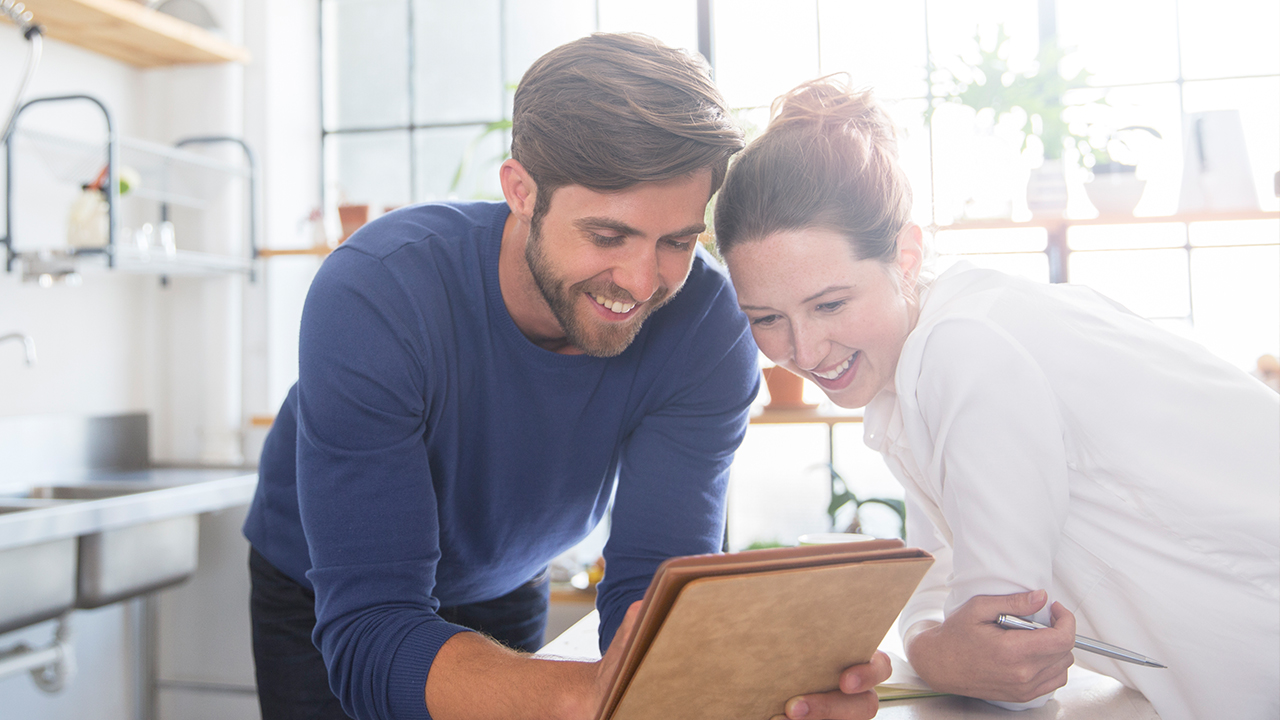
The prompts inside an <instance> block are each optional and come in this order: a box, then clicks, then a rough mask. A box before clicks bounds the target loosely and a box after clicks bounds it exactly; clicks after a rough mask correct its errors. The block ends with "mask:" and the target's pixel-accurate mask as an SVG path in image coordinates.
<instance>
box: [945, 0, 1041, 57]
mask: <svg viewBox="0 0 1280 720" xmlns="http://www.w3.org/2000/svg"><path fill="white" fill-rule="evenodd" d="M928 8H929V53H930V55H931V56H932V59H933V61H934V63H935V64H936V65H939V66H943V67H946V66H947V65H948V64H949V63H950V62H953V61H954V60H955V59H956V58H968V57H970V55H971V54H972V53H973V52H974V42H973V39H974V35H975V34H977V33H978V32H979V30H981V32H982V35H983V38H984V40H986V41H988V42H991V41H994V39H995V36H996V26H997V25H1003V26H1004V31H1005V33H1007V34H1008V35H1009V36H1010V38H1011V40H1012V42H1011V44H1010V48H1011V50H1012V52H1011V55H1010V58H1009V60H1010V62H1011V65H1012V66H1014V67H1025V66H1026V64H1027V63H1028V62H1030V61H1031V60H1032V59H1033V58H1035V56H1036V53H1037V52H1038V51H1039V40H1038V39H1037V38H1038V37H1039V30H1038V27H1039V16H1038V15H1037V13H1036V3H1034V2H1027V0H944V1H943V2H938V1H937V0H934V1H933V2H929V3H928Z"/></svg>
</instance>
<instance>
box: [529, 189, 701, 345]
mask: <svg viewBox="0 0 1280 720" xmlns="http://www.w3.org/2000/svg"><path fill="white" fill-rule="evenodd" d="M710 195H711V172H710V171H709V170H704V171H701V172H698V173H696V174H694V175H691V176H687V177H681V178H677V179H674V180H669V181H666V182H660V183H643V184H640V185H636V186H633V187H631V188H628V189H626V190H621V191H618V192H612V193H601V192H595V191H593V190H589V189H587V188H585V187H582V186H580V185H569V186H565V187H561V188H558V189H557V190H556V191H555V192H554V194H553V195H552V196H551V203H550V206H549V207H548V208H547V212H546V214H545V215H543V216H541V217H534V218H533V220H532V222H531V223H530V229H529V239H528V242H527V243H526V245H525V260H526V261H527V263H528V266H529V271H530V272H531V273H532V275H533V279H534V281H535V282H536V284H537V286H538V290H539V291H540V292H541V293H542V297H543V299H544V300H545V301H546V303H547V306H548V307H549V308H550V311H551V313H552V314H553V315H554V316H555V319H556V321H557V322H559V324H560V327H561V328H562V329H563V330H564V333H565V338H566V340H567V341H568V343H569V344H570V345H571V346H573V347H574V348H576V349H578V350H580V351H582V352H583V353H586V354H588V355H594V356H597V357H613V356H615V355H618V354H620V353H621V352H622V351H623V350H626V349H627V347H628V346H629V345H630V344H631V342H632V341H633V340H634V339H635V337H636V334H637V333H639V332H640V327H641V326H642V325H643V323H644V320H645V318H647V317H648V316H649V315H650V314H651V313H653V311H654V310H657V309H658V308H659V307H661V306H662V304H663V303H665V302H666V301H668V300H670V299H671V298H672V297H674V296H675V294H676V293H677V292H679V291H680V288H681V287H682V286H683V285H684V281H685V279H686V278H687V277H688V276H689V268H690V266H691V265H692V262H693V253H694V249H695V248H696V246H697V241H698V235H699V234H701V233H702V232H703V230H705V229H706V225H705V223H704V221H703V213H704V212H705V210H706V205H707V200H708V199H709V198H710Z"/></svg>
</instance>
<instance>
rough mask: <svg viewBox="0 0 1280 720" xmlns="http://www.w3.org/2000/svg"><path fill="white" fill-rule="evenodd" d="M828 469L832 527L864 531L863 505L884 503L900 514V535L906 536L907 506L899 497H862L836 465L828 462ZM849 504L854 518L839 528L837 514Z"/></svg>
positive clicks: (829, 508) (829, 515) (841, 529)
mask: <svg viewBox="0 0 1280 720" xmlns="http://www.w3.org/2000/svg"><path fill="white" fill-rule="evenodd" d="M826 468H827V470H828V471H829V472H830V473H831V503H830V504H829V505H827V517H829V518H831V529H832V530H837V531H838V532H848V533H860V532H862V519H861V518H860V517H859V513H860V511H861V510H862V508H863V506H866V505H883V506H885V507H887V508H889V509H890V510H892V511H893V512H894V513H896V514H897V516H898V522H899V531H898V537H906V533H907V506H906V503H904V502H903V501H901V500H898V499H897V498H878V497H873V498H860V497H858V496H857V495H856V494H854V492H853V491H852V490H850V489H849V483H848V482H846V481H845V479H844V477H843V476H842V475H841V474H840V473H838V472H836V469H835V466H833V465H831V464H830V463H827V465H826ZM847 505H852V506H853V519H852V520H851V521H850V522H849V524H848V525H846V526H845V527H843V528H837V526H836V522H837V516H838V515H839V514H840V511H841V510H843V509H844V508H845V506H847Z"/></svg>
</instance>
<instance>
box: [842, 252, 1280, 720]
mask: <svg viewBox="0 0 1280 720" xmlns="http://www.w3.org/2000/svg"><path fill="white" fill-rule="evenodd" d="M894 383H895V390H885V391H883V392H881V393H880V394H879V395H877V396H876V397H875V398H874V399H873V400H872V402H871V403H870V404H869V405H868V406H867V409H866V418H865V438H864V439H865V442H866V444H867V445H868V446H869V447H871V448H872V449H874V450H878V451H880V452H881V453H882V454H883V455H884V457H885V460H886V461H887V462H888V464H889V466H890V468H891V470H892V471H893V472H894V474H895V475H896V476H897V477H898V479H899V480H900V481H901V482H902V484H903V486H904V488H905V489H906V496H907V502H908V529H907V540H908V543H910V544H912V545H914V546H916V547H920V548H923V549H925V550H928V551H930V552H932V553H934V555H935V556H936V557H937V559H938V562H937V563H936V564H935V566H934V568H933V569H932V570H931V571H930V572H929V574H928V576H926V578H925V580H924V581H923V582H922V583H921V586H920V589H919V590H918V591H917V593H916V595H915V596H914V597H913V598H912V600H911V602H910V603H909V604H908V605H907V608H906V609H905V610H904V611H903V616H902V618H901V621H900V623H901V628H902V629H903V631H904V632H905V631H906V630H907V629H909V628H910V627H911V625H912V624H914V623H915V622H918V621H920V620H923V619H930V618H931V619H935V620H939V621H941V620H942V619H943V618H944V617H945V616H946V614H947V613H950V612H952V611H954V610H955V609H957V608H958V607H959V606H960V605H962V604H963V603H964V602H966V601H967V600H969V599H970V598H972V597H973V596H975V595H1003V594H1009V593H1015V592H1023V591H1026V590H1034V589H1040V588H1043V589H1046V590H1048V592H1049V599H1050V602H1052V601H1054V600H1056V601H1059V602H1061V603H1062V604H1063V605H1065V606H1066V607H1067V609H1068V610H1070V611H1071V612H1072V613H1074V614H1075V616H1076V620H1077V623H1078V632H1079V633H1080V634H1081V635H1086V636H1090V637H1094V638H1097V639H1099V640H1103V641H1105V642H1109V643H1112V644H1115V645H1119V646H1121V647H1125V648H1128V649H1131V650H1134V651H1137V652H1140V653H1142V654H1145V655H1148V656H1150V657H1152V658H1155V659H1156V660H1158V661H1160V662H1162V663H1164V664H1166V665H1168V666H1169V669H1167V670H1161V669H1153V668H1145V667H1139V666H1136V665H1130V664H1126V663H1121V662H1117V661H1114V660H1109V659H1107V658H1103V657H1100V656H1097V655H1093V654H1090V653H1085V652H1079V651H1077V652H1076V662H1077V663H1078V664H1080V665H1082V666H1084V667H1087V668H1090V669H1092V670H1095V671H1097V672H1101V673H1103V674H1106V675H1110V676H1112V677H1114V678H1116V679H1118V680H1120V681H1122V682H1123V683H1125V684H1126V685H1129V686H1130V687H1134V688H1136V689H1138V690H1140V691H1141V692H1143V693H1144V694H1145V695H1146V696H1147V698H1148V699H1149V700H1150V701H1151V703H1152V705H1153V706H1154V707H1155V708H1156V710H1157V712H1159V713H1160V716H1161V718H1163V720H1181V719H1184V718H1185V719H1190V718H1200V719H1209V718H1227V717H1230V718H1238V719H1247V718H1258V719H1259V720H1261V719H1263V718H1266V719H1268V720H1275V718H1277V717H1280V396H1277V394H1276V393H1275V392H1273V391H1272V390H1271V389H1269V388H1267V387H1266V386H1264V385H1263V384H1262V383H1261V382H1259V381H1258V380H1256V379H1254V378H1252V377H1251V376H1249V375H1248V374H1246V373H1245V372H1243V371H1241V370H1239V369H1237V368H1235V367H1232V366H1231V365H1229V364H1227V363H1226V362H1224V361H1222V360H1220V359H1218V358H1217V357H1215V356H1214V355H1212V354H1211V353H1209V352H1208V351H1206V350H1205V349H1204V348H1203V347H1201V346H1199V345H1197V344H1195V343H1193V342H1191V341H1189V340H1186V339H1183V338H1180V337H1178V336H1176V335H1174V334H1172V333H1169V332H1167V331H1165V330H1162V329H1160V328H1158V327H1156V326H1155V325H1154V324H1152V323H1151V322H1149V321H1147V320H1145V319H1143V318H1141V317H1138V316H1136V315H1134V314H1132V313H1130V312H1129V311H1127V310H1125V309H1124V308H1123V307H1121V306H1119V305H1118V304H1116V303H1114V302H1112V301H1110V300H1108V299H1107V298H1105V297H1103V296H1101V295H1099V294H1097V293H1096V292H1094V291H1092V290H1089V289H1088V288H1084V287H1080V286H1070V285H1045V284H1042V283H1035V282H1032V281H1030V280H1024V279H1021V278H1015V277H1011V276H1008V275H1005V274H1003V273H999V272H995V271H990V270H982V269H976V268H973V267H972V266H970V265H968V264H964V263H962V264H960V265H957V266H954V267H952V268H951V269H949V270H948V271H947V272H945V273H944V274H942V275H941V276H940V277H939V278H938V279H937V280H936V281H934V283H933V284H932V287H931V288H930V289H929V290H928V291H927V293H926V294H925V296H924V298H923V306H922V308H921V315H920V320H919V322H918V324H917V326H916V328H915V330H913V331H912V333H911V334H910V336H909V337H908V338H907V341H906V343H905V345H904V346H903V350H902V356H901V359H900V360H899V363H898V367H897V371H896V374H895V379H894ZM1037 619H1038V620H1040V621H1041V622H1045V623H1047V622H1048V621H1049V620H1048V610H1047V606H1046V610H1044V611H1042V612H1041V613H1039V614H1038V616H1037Z"/></svg>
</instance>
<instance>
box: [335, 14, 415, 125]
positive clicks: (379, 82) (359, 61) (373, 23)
mask: <svg viewBox="0 0 1280 720" xmlns="http://www.w3.org/2000/svg"><path fill="white" fill-rule="evenodd" d="M321 12H322V15H321V27H322V30H323V33H322V35H323V37H322V41H323V48H324V49H323V57H322V62H323V63H324V79H325V84H324V127H325V129H326V130H344V129H349V128H375V127H389V126H392V125H406V124H408V122H409V91H408V87H409V69H408V63H409V61H408V58H409V50H408V46H409V33H408V31H407V30H406V29H405V25H406V23H407V20H408V17H409V8H408V5H407V4H406V0H324V3H323V5H322V6H321Z"/></svg>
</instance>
